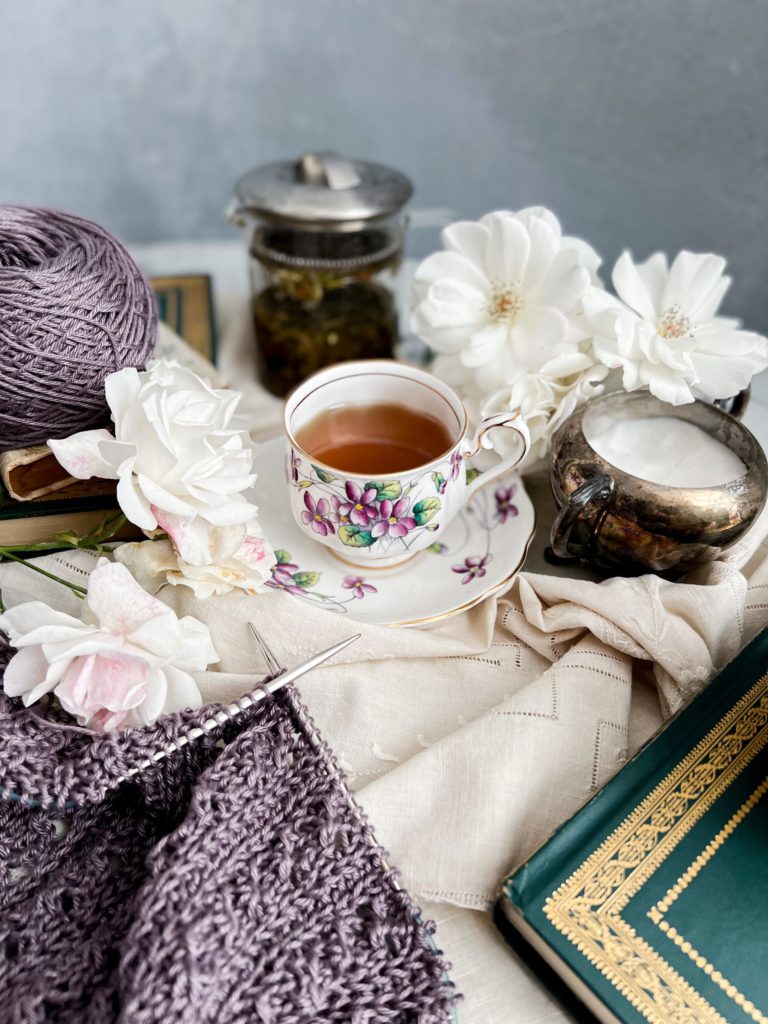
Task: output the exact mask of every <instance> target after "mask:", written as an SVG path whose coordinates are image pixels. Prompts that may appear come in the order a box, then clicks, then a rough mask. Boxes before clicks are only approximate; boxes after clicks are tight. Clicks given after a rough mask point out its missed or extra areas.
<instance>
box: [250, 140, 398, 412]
mask: <svg viewBox="0 0 768 1024" xmlns="http://www.w3.org/2000/svg"><path fill="white" fill-rule="evenodd" d="M235 193H236V196H237V199H236V201H235V205H234V207H233V209H232V210H231V212H230V219H232V220H234V221H235V222H236V223H238V224H240V225H242V226H244V227H247V228H248V229H249V232H250V255H251V284H252V290H253V299H252V311H253V324H254V331H255V338H256V347H257V353H258V359H259V373H260V377H261V380H262V383H263V384H264V386H265V387H266V388H267V389H268V390H269V391H271V392H272V393H273V394H276V395H281V396H282V395H286V394H287V393H288V392H289V391H290V390H291V389H292V388H293V387H295V386H296V385H297V384H299V383H301V381H303V380H304V379H305V377H308V376H309V375H310V374H311V373H314V372H315V371H316V370H319V369H321V368H322V367H324V366H327V365H329V364H330V363H336V362H341V361H343V360H348V359H374V358H391V357H392V355H393V351H394V346H395V344H396V343H397V340H398V310H397V302H396V297H395V296H396V291H395V288H396V276H397V272H398V269H399V266H400V261H401V256H402V248H403V238H404V232H405V223H406V219H405V215H404V213H403V210H402V208H403V206H404V205H405V203H406V202H407V200H408V199H409V197H410V195H411V193H412V186H411V183H410V181H409V180H408V179H407V178H406V177H405V176H404V175H402V174H400V173H399V172H398V171H394V170H392V169H391V168H388V167H383V166H381V165H378V164H370V163H364V162H362V161H352V160H345V159H343V158H341V157H338V156H335V155H334V154H329V153H321V154H307V155H306V156H304V157H302V158H301V159H300V160H298V161H297V162H295V163H293V162H284V163H278V164H269V165H267V166H265V167H261V168H257V169H256V170H254V171H251V172H250V173H249V174H246V175H245V177H243V178H241V179H240V181H239V182H238V183H237V185H236V187H235Z"/></svg>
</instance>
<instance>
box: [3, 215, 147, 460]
mask: <svg viewBox="0 0 768 1024" xmlns="http://www.w3.org/2000/svg"><path fill="white" fill-rule="evenodd" d="M156 335H157V317H156V313H155V301H154V297H153V295H152V290H151V289H150V287H149V284H148V283H147V281H146V279H145V278H144V275H143V274H142V273H141V271H140V270H139V268H138V267H137V266H136V264H135V263H134V261H133V259H132V258H131V256H130V255H129V253H128V252H127V250H126V249H125V247H124V246H123V245H122V244H121V243H120V242H119V241H118V240H117V239H116V238H115V237H114V236H113V235H111V234H110V233H109V232H108V231H106V230H105V229H104V228H102V227H100V226H99V225H98V224H94V223H92V222H91V221H89V220H84V219H83V218H82V217H74V216H72V215H71V214H68V213H60V212H57V211H55V210H38V209H34V208H32V207H27V206H2V205H0V451H1V450H3V449H6V448H21V447H25V446H26V445H33V444H42V443H44V442H45V441H46V440H47V439H48V438H49V437H67V436H68V435H69V434H73V433H75V431H78V430H83V429H84V428H86V427H91V426H99V425H101V423H102V422H103V421H105V420H106V419H107V418H108V415H109V410H108V408H107V403H106V399H105V397H104V378H105V377H106V376H107V374H109V373H112V372H113V371H114V370H120V369H122V367H124V366H140V367H143V366H144V364H145V363H146V361H147V359H148V358H149V357H150V356H151V355H152V352H153V351H154V347H155V339H156Z"/></svg>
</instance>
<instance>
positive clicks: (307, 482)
mask: <svg viewBox="0 0 768 1024" xmlns="http://www.w3.org/2000/svg"><path fill="white" fill-rule="evenodd" d="M298 486H299V487H303V488H305V489H306V488H307V487H311V486H312V481H311V480H299V483H298Z"/></svg>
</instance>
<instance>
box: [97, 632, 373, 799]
mask: <svg viewBox="0 0 768 1024" xmlns="http://www.w3.org/2000/svg"><path fill="white" fill-rule="evenodd" d="M361 635H362V634H360V633H355V635H354V636H350V637H347V639H346V640H341V641H340V642H339V643H337V644H334V645H333V647H329V648H328V649H327V650H325V651H320V653H319V654H313V655H312V657H311V658H307V660H306V661H303V662H302V663H301V664H300V665H297V666H296V667H295V668H292V669H290V671H288V672H283V673H282V674H281V675H279V676H276V677H275V678H274V679H270V681H269V682H268V683H262V684H261V685H260V686H257V687H256V688H255V689H253V690H251V692H250V693H246V694H245V695H244V696H242V697H239V698H238V699H237V700H236V701H234V702H233V703H232V704H228V705H227V706H226V707H225V708H220V709H219V710H218V711H216V712H214V714H213V715H212V716H211V717H210V718H206V720H205V721H204V722H201V723H200V725H196V726H194V727H193V728H192V729H190V730H189V731H188V732H186V733H184V735H183V736H179V738H178V739H177V740H174V741H173V742H171V743H169V744H168V746H167V747H164V748H163V749H162V750H158V751H156V753H154V754H153V755H152V757H150V758H144V760H143V761H140V762H139V764H138V765H136V766H135V767H133V768H129V769H128V771H127V772H126V773H125V774H124V775H121V776H120V778H119V779H118V780H117V781H118V782H123V781H124V780H125V779H127V778H130V777H131V776H133V775H138V773H139V772H140V771H141V770H142V769H144V768H148V767H149V766H150V765H151V764H154V763H156V762H157V761H162V760H163V758H164V757H167V756H168V755H169V754H173V753H174V752H175V751H177V750H180V749H181V748H182V747H185V746H186V745H187V744H188V743H189V742H190V740H197V739H199V738H200V737H201V736H205V734H206V733H209V732H212V731H213V730H214V729H216V728H217V727H218V726H220V725H225V724H226V723H227V722H229V721H231V719H233V718H235V717H236V716H237V715H239V714H240V713H241V712H242V711H247V710H248V708H252V707H253V706H254V704H258V703H259V702H260V701H262V700H264V698H265V697H268V696H269V695H270V694H273V693H275V691H277V690H280V689H282V687H284V686H286V685H287V684H288V683H292V682H293V681H294V680H295V679H300V678H301V676H303V675H305V674H306V673H307V672H311V671H312V669H314V668H317V667H318V665H322V664H323V662H325V661H328V660H329V659H330V658H333V657H335V656H336V655H337V654H339V653H340V652H341V651H343V650H344V648H345V647H348V646H349V645H350V644H351V643H354V641H355V640H359V639H360V637H361Z"/></svg>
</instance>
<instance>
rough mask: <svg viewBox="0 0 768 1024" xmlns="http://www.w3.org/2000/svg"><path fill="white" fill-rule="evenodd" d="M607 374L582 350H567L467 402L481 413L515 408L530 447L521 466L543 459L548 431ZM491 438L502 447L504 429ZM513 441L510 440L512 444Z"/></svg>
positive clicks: (589, 395) (596, 392)
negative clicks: (500, 386)
mask: <svg viewBox="0 0 768 1024" xmlns="http://www.w3.org/2000/svg"><path fill="white" fill-rule="evenodd" d="M607 375H608V370H607V369H606V368H605V367H604V366H600V365H597V364H595V362H594V361H593V360H592V358H591V357H590V356H589V355H587V354H586V353H584V352H570V353H566V354H563V355H561V356H557V357H556V358H554V359H552V360H550V361H549V362H548V363H545V364H544V365H543V366H542V367H541V369H540V370H539V371H538V372H537V373H525V374H521V375H520V376H519V377H518V378H517V379H516V380H514V381H513V382H512V384H510V385H509V386H508V387H505V388H501V389H500V390H499V391H497V392H495V393H494V394H493V395H491V396H489V397H487V398H483V399H479V400H477V399H476V400H475V401H474V402H470V405H472V406H473V407H474V408H475V409H476V410H477V415H478V419H479V418H480V417H481V416H492V415H494V414H495V413H499V412H506V411H507V410H508V409H513V410H515V411H517V412H518V413H519V414H520V415H521V416H522V417H523V419H524V420H525V423H526V426H527V427H528V430H529V431H530V435H531V448H530V451H529V452H528V454H527V455H526V457H525V460H524V462H523V463H522V464H521V466H520V468H521V469H523V470H525V469H527V468H530V467H531V466H532V465H533V464H534V463H536V462H538V461H539V460H540V459H543V458H544V457H545V456H546V454H547V451H548V449H549V443H550V441H551V439H552V435H553V434H554V433H555V432H556V431H557V429H558V428H559V427H560V425H561V424H562V423H564V422H565V420H566V419H567V418H568V417H569V416H570V415H571V413H572V412H574V411H575V410H576V409H577V408H578V407H579V406H580V405H583V404H584V402H586V401H587V400H588V399H589V398H592V397H594V396H595V395H599V394H601V393H602V391H603V387H602V381H603V380H604V379H605V377H606V376H607ZM497 433H498V434H500V435H501V437H499V438H498V439H497V438H494V444H499V445H500V448H499V450H500V452H501V454H511V449H510V452H509V453H507V452H506V449H505V439H504V436H503V435H504V433H505V432H504V431H498V432H497ZM515 443H516V442H512V443H511V448H514V446H515Z"/></svg>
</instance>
